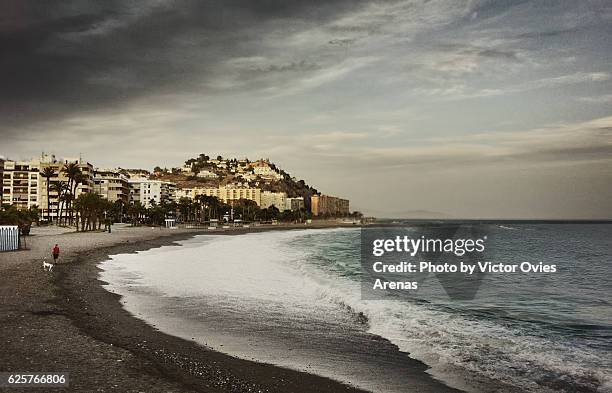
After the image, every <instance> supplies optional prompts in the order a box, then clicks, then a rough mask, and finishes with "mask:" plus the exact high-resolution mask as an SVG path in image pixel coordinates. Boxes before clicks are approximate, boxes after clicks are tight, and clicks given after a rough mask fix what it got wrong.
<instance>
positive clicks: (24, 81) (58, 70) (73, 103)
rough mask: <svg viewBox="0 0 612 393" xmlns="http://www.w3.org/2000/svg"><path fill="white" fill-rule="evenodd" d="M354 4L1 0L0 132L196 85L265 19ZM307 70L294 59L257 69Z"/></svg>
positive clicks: (331, 12)
mask: <svg viewBox="0 0 612 393" xmlns="http://www.w3.org/2000/svg"><path fill="white" fill-rule="evenodd" d="M355 6H356V2H354V1H335V2H329V1H312V0H308V1H306V0H304V1H287V0H278V1H223V0H219V1H179V2H174V1H172V2H164V1H158V2H130V1H105V2H83V1H74V2H61V3H51V2H39V1H31V2H28V1H9V2H2V3H1V4H0V15H2V17H0V18H1V19H0V56H1V60H0V86H2V89H0V120H1V121H2V128H0V129H2V130H3V131H2V132H3V133H5V132H6V131H4V130H6V129H8V128H10V127H14V126H15V125H19V124H24V123H29V122H33V121H36V120H46V119H49V118H53V117H55V116H64V115H68V114H70V113H73V112H77V111H80V110H90V109H95V108H98V107H108V106H116V105H122V104H124V103H125V102H126V101H129V100H131V99H134V98H138V97H142V96H146V95H149V94H153V93H163V92H164V91H166V90H169V88H171V89H172V91H173V92H177V91H185V90H189V89H193V88H194V86H202V84H198V83H197V82H202V81H204V80H205V79H206V77H207V75H208V73H209V71H210V69H211V68H212V67H214V65H215V64H219V63H221V62H223V61H224V60H226V59H227V58H229V57H232V56H249V55H253V54H254V53H255V51H256V48H257V44H258V35H259V34H261V33H262V32H263V29H265V26H266V23H269V22H272V21H278V22H279V23H282V22H283V21H284V20H286V19H290V20H291V21H292V23H297V22H300V21H302V22H304V23H312V22H313V21H316V22H324V21H325V20H328V19H329V18H333V17H334V16H337V15H338V14H341V13H342V12H344V11H346V10H349V9H354V7H355ZM312 67H316V65H314V64H310V63H307V62H304V61H300V60H298V61H296V62H295V63H285V64H279V65H274V64H272V65H269V66H267V68H265V69H262V70H261V71H265V72H275V71H276V72H284V71H287V70H299V69H309V68H312ZM194 82H196V83H194Z"/></svg>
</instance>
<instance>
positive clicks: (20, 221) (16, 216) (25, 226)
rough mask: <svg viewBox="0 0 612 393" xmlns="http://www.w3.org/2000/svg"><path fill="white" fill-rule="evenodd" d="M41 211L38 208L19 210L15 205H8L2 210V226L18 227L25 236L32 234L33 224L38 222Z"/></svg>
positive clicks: (0, 216) (0, 222)
mask: <svg viewBox="0 0 612 393" xmlns="http://www.w3.org/2000/svg"><path fill="white" fill-rule="evenodd" d="M38 217H39V211H38V208H37V207H36V206H33V207H30V208H28V209H25V210H19V209H17V208H16V207H15V206H14V205H6V206H4V207H2V208H1V209H0V225H17V227H18V228H19V233H20V234H21V235H23V236H27V235H29V234H30V228H31V227H32V223H34V222H38Z"/></svg>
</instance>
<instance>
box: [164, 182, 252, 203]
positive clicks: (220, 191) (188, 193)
mask: <svg viewBox="0 0 612 393" xmlns="http://www.w3.org/2000/svg"><path fill="white" fill-rule="evenodd" d="M176 195H177V198H178V197H179V195H180V196H184V197H187V198H190V199H192V200H193V199H195V198H196V197H197V196H198V195H208V196H214V197H216V198H217V199H219V200H220V201H221V202H223V203H227V204H230V205H231V204H233V203H234V202H235V201H238V200H239V199H248V200H251V201H254V202H255V203H257V206H261V189H259V188H251V187H236V186H233V185H227V186H221V187H218V188H206V187H195V188H192V189H182V191H178V190H177V193H176Z"/></svg>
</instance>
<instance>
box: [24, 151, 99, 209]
mask: <svg viewBox="0 0 612 393" xmlns="http://www.w3.org/2000/svg"><path fill="white" fill-rule="evenodd" d="M33 162H34V161H33ZM39 163H40V164H39V166H40V171H41V172H42V171H44V170H45V168H51V169H52V170H53V173H54V175H53V177H51V178H50V179H49V211H47V179H45V178H44V177H42V176H41V177H40V189H39V193H40V205H39V209H40V211H41V214H42V217H45V218H46V217H50V218H51V220H56V219H57V218H59V216H60V214H61V215H62V216H63V217H67V216H68V215H69V214H70V212H69V211H68V209H67V203H66V202H64V203H62V200H61V198H60V195H59V193H58V187H59V185H63V186H64V187H68V185H71V183H70V179H69V178H68V176H66V173H65V172H64V168H66V166H67V165H68V164H71V163H74V164H77V167H78V168H79V170H80V172H81V178H80V181H79V182H78V183H76V184H72V185H71V186H72V188H73V189H72V190H70V191H68V190H66V189H65V190H64V191H63V192H64V193H66V192H69V193H72V191H74V199H76V198H78V197H79V196H80V195H81V194H83V193H87V192H93V186H94V181H93V172H94V169H93V165H92V164H91V163H89V162H86V161H83V159H82V158H62V159H59V158H56V157H55V155H48V154H44V153H43V155H42V156H41V159H40V161H39ZM60 212H61V213H60Z"/></svg>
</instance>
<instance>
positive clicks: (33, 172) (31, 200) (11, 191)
mask: <svg viewBox="0 0 612 393" xmlns="http://www.w3.org/2000/svg"><path fill="white" fill-rule="evenodd" d="M39 186H40V163H39V162H32V161H12V160H7V161H5V162H4V165H3V171H2V204H3V205H14V206H15V207H17V209H28V208H30V207H34V206H40V192H39Z"/></svg>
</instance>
